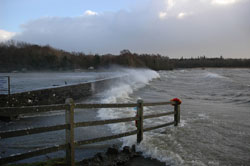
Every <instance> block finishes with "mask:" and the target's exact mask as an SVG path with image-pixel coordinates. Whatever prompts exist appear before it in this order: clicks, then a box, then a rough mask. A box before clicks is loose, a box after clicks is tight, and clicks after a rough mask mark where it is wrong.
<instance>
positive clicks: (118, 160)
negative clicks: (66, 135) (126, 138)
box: [80, 145, 140, 166]
mask: <svg viewBox="0 0 250 166" xmlns="http://www.w3.org/2000/svg"><path fill="white" fill-rule="evenodd" d="M118 149H119V148H118V147H116V146H113V147H110V148H108V149H107V152H106V153H105V154H103V153H97V154H96V155H95V156H94V157H92V158H90V159H84V160H82V161H81V162H80V165H84V166H119V165H124V164H126V163H128V162H129V161H130V160H131V159H133V158H135V157H138V156H140V153H139V152H136V151H135V145H133V146H132V148H130V147H129V146H125V147H123V150H122V151H119V150H118Z"/></svg>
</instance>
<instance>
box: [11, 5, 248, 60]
mask: <svg viewBox="0 0 250 166" xmlns="http://www.w3.org/2000/svg"><path fill="white" fill-rule="evenodd" d="M165 3H166V1H165V0H158V1H155V0H152V1H151V3H150V4H149V5H148V6H146V7H145V6H144V7H143V8H142V7H141V6H139V7H138V8H136V7H134V8H133V9H131V10H129V11H126V10H121V11H117V12H102V14H97V15H95V17H90V16H88V17H87V16H86V17H63V18H60V17H48V18H41V19H37V20H33V21H30V22H28V23H26V24H24V25H23V26H22V28H23V30H22V32H21V33H20V34H16V35H15V36H14V39H16V40H21V41H26V42H30V43H36V44H50V45H52V46H53V47H56V48H61V49H65V50H68V51H83V52H85V53H89V52H92V53H99V54H105V53H113V54H117V53H119V52H120V50H122V49H129V50H131V51H132V52H138V53H143V52H144V53H160V54H162V55H169V56H170V57H181V56H183V57H191V56H193V57H195V56H196V57H197V56H201V55H204V54H205V55H206V56H208V57H209V56H213V57H214V56H220V55H221V54H222V55H223V57H237V55H240V56H241V57H248V58H250V55H249V52H250V46H249V43H250V31H249V29H250V28H249V27H250V22H249V21H248V20H249V19H250V18H249V17H250V2H249V1H248V2H247V1H246V3H239V5H235V7H234V8H230V7H225V8H223V9H222V8H218V7H214V5H211V0H199V1H197V0H178V1H172V2H171V3H170V4H172V3H173V4H174V5H170V6H172V7H171V8H170V9H169V10H168V11H167V8H166V4H165ZM192 12H193V13H192ZM87 13H91V12H87ZM191 14H192V17H188V16H189V15H191ZM92 15H93V14H92ZM178 16H179V17H178ZM166 18H168V19H166ZM179 18H184V19H179ZM163 19H164V20H163Z"/></svg>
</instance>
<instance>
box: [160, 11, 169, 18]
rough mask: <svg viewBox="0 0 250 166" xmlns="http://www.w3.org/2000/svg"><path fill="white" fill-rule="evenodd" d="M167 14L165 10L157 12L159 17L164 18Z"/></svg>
mask: <svg viewBox="0 0 250 166" xmlns="http://www.w3.org/2000/svg"><path fill="white" fill-rule="evenodd" d="M166 16H167V13H166V12H159V18H160V19H164V18H165V17H166Z"/></svg>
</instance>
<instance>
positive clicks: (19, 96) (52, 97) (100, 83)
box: [0, 76, 126, 107]
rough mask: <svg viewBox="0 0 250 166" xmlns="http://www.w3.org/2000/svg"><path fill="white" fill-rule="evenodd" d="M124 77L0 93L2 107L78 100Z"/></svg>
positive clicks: (0, 105)
mask: <svg viewBox="0 0 250 166" xmlns="http://www.w3.org/2000/svg"><path fill="white" fill-rule="evenodd" d="M125 77H126V76H125ZM123 78H124V77H113V78H107V79H101V80H96V81H91V82H86V83H82V84H74V85H67V86H60V87H56V88H48V89H40V90H33V91H27V92H21V93H14V94H11V95H10V96H8V95H0V107H18V106H34V105H51V104H64V103H65V99H66V98H73V99H74V100H76V101H77V100H80V99H85V98H87V97H89V96H91V95H93V94H96V93H99V92H102V91H104V90H105V89H107V88H108V87H109V86H111V85H112V84H113V83H115V82H117V81H119V80H122V79H123Z"/></svg>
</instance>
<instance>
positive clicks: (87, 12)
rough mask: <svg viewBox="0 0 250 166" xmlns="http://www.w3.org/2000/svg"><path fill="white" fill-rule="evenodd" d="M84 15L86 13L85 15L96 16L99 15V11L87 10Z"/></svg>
mask: <svg viewBox="0 0 250 166" xmlns="http://www.w3.org/2000/svg"><path fill="white" fill-rule="evenodd" d="M84 15H85V16H96V15H98V13H97V12H94V11H91V10H86V11H85V12H84Z"/></svg>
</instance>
